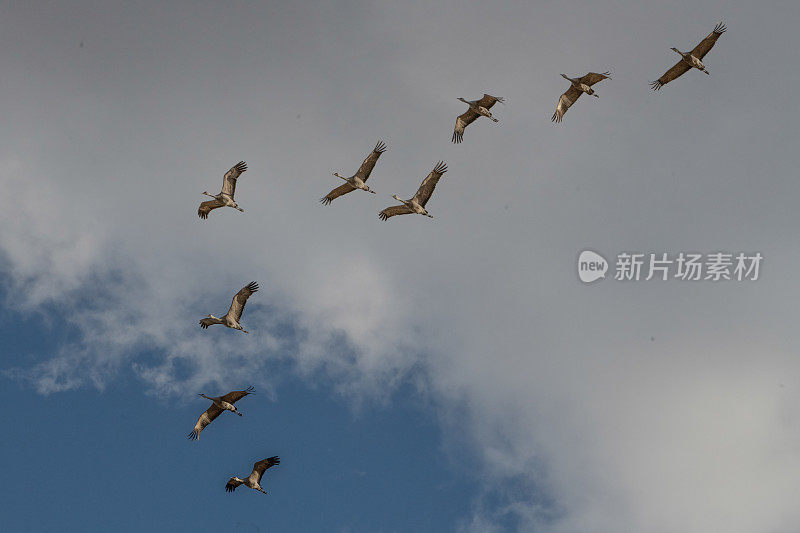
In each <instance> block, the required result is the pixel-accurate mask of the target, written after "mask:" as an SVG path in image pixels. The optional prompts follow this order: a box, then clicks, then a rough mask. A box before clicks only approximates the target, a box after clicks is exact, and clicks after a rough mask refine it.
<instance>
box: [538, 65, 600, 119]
mask: <svg viewBox="0 0 800 533" xmlns="http://www.w3.org/2000/svg"><path fill="white" fill-rule="evenodd" d="M561 76H562V77H564V78H566V79H568V80H570V86H569V89H567V90H566V91H565V92H564V94H562V95H561V96H560V97H559V98H558V104H557V105H556V111H555V113H553V118H552V119H551V120H552V121H553V122H561V120H562V119H563V118H564V114H565V113H566V112H567V110H568V109H569V108H570V106H572V104H574V103H575V101H576V100H577V99H578V98H580V96H581V94H583V93H586V94H591V95H592V96H597V95H596V94H594V90H592V89H591V87H592V85H594V84H595V83H598V82H601V81H603V80H605V79H609V80H610V79H611V77H610V76H611V73H610V72H603V73H602V74H598V73H597V72H589V73H588V74H586V75H585V76H583V77H581V78H577V79H576V80H573V79H571V78H568V77H567V76H566V75H564V74H562V75H561ZM576 82H577V84H576Z"/></svg>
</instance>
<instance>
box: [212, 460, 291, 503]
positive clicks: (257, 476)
mask: <svg viewBox="0 0 800 533" xmlns="http://www.w3.org/2000/svg"><path fill="white" fill-rule="evenodd" d="M279 464H281V459H280V457H278V456H277V455H275V456H273V457H267V458H266V459H262V460H261V461H258V462H257V463H255V464H254V465H253V471H252V472H250V475H249V476H248V477H246V478H244V479H241V478H238V477H236V476H233V477H232V478H230V479H229V480H228V482H227V483H226V484H225V492H233V491H235V490H236V487H238V486H239V485H244V486H246V487H250V488H251V489H254V490H257V491H259V492H263V493H264V494H266V493H267V491H265V490H264V489H263V488H261V478H262V476H263V475H264V472H266V471H267V469H269V468H272V467H273V466H275V465H279Z"/></svg>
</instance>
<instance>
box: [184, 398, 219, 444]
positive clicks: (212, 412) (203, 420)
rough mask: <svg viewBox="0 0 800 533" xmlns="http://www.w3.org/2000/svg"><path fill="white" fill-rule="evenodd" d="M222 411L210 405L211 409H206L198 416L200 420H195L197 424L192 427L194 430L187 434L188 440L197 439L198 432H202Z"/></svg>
mask: <svg viewBox="0 0 800 533" xmlns="http://www.w3.org/2000/svg"><path fill="white" fill-rule="evenodd" d="M222 411H223V410H222V409H220V408H219V407H217V406H216V405H215V404H213V403H212V404H211V407H209V408H208V409H206V411H205V412H204V413H203V414H202V415H200V418H198V419H197V424H195V425H194V429H193V430H192V431H191V432H190V433H189V440H197V439H199V438H200V432H201V431H203V430H204V429H205V427H206V426H207V425H209V424H210V423H211V422H212V421H213V420H214V419H215V418H217V417H218V416H219V415H220V413H222Z"/></svg>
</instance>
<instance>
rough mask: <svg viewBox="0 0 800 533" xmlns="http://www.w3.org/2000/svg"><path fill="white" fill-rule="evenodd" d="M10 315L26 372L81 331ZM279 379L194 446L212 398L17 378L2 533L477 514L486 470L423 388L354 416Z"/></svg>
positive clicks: (336, 525) (336, 402)
mask: <svg viewBox="0 0 800 533" xmlns="http://www.w3.org/2000/svg"><path fill="white" fill-rule="evenodd" d="M10 315H11V314H10V313H9V312H8V311H4V312H3V313H2V317H3V319H4V320H3V321H2V322H3V326H2V330H0V336H2V338H3V339H6V342H5V343H4V349H3V351H4V353H5V354H13V355H14V357H13V359H14V360H16V363H17V364H18V363H19V360H18V359H17V357H20V358H23V359H24V358H25V354H31V353H46V352H47V351H48V350H57V349H58V346H59V344H60V342H61V340H62V339H63V338H64V337H68V336H69V332H68V331H64V328H60V327H55V328H52V329H51V328H47V327H42V325H41V323H39V322H38V321H37V320H35V319H32V320H31V321H30V323H29V324H25V325H23V326H22V327H18V325H14V326H13V327H9V324H10V321H9V320H8V319H9V318H10ZM142 355H143V356H144V357H147V355H148V354H142ZM6 361H7V362H6V363H5V364H4V367H3V370H7V369H8V368H10V367H11V366H12V365H9V364H8V362H10V361H9V360H8V359H7V360H6ZM275 373H276V374H277V376H278V377H279V378H280V383H279V385H278V386H277V387H276V389H275V391H274V398H270V395H269V394H258V393H257V394H255V395H253V396H250V397H248V398H247V399H246V400H243V401H242V402H241V404H240V405H239V408H240V410H241V411H242V413H244V415H243V417H242V418H238V417H235V416H233V415H231V416H222V417H220V418H218V419H217V420H216V421H215V422H214V423H213V424H212V425H211V426H210V427H209V428H207V429H206V431H204V433H203V434H202V437H201V440H200V441H199V442H196V443H193V442H190V441H189V440H187V439H186V434H187V433H188V432H189V431H190V430H191V428H192V427H193V426H194V422H195V421H196V419H197V417H198V416H199V415H200V413H202V412H203V411H204V410H205V409H206V407H207V403H208V402H206V400H204V399H202V398H198V397H197V396H196V391H187V395H186V397H183V398H173V399H171V400H170V401H163V400H161V399H159V398H157V397H154V396H151V395H145V394H142V386H141V383H140V381H139V380H138V379H136V378H135V376H132V375H131V373H129V372H127V373H126V372H123V373H122V374H121V375H120V376H119V377H118V378H117V379H115V380H114V381H113V382H111V383H109V385H108V388H107V389H106V390H104V391H102V392H98V391H96V390H92V389H89V390H77V391H70V392H64V393H60V394H55V395H49V396H41V395H38V394H31V393H30V391H29V390H27V389H26V388H25V387H23V386H21V385H19V384H15V383H9V382H6V385H5V386H4V387H2V391H0V399H2V401H3V402H4V403H6V404H7V405H14V406H15V408H14V409H9V410H6V411H5V414H4V415H3V418H2V425H3V432H2V435H0V446H2V448H3V449H4V450H6V451H7V452H6V453H4V460H3V471H4V472H5V476H6V479H7V480H8V482H7V483H4V484H3V488H2V489H0V497H2V499H3V501H4V502H5V506H4V507H5V508H6V512H5V513H4V518H3V523H4V528H7V530H8V531H22V530H27V531H48V530H56V531H93V530H100V529H114V530H115V531H142V530H144V529H150V530H165V529H171V530H174V531H189V530H195V531H208V530H212V529H227V530H233V531H442V530H447V529H449V528H451V527H452V526H453V524H455V523H457V522H459V520H461V519H462V517H463V516H466V515H467V514H468V507H469V505H470V501H471V499H472V498H474V497H476V495H477V493H478V490H477V489H476V486H475V484H476V483H478V480H477V479H476V476H475V472H474V471H473V470H472V469H471V468H469V465H464V464H458V462H457V461H455V460H454V458H453V457H451V456H450V455H449V454H448V453H447V451H446V450H445V449H443V445H442V442H441V437H440V431H439V429H438V425H437V423H436V417H435V416H433V415H432V413H431V412H430V408H429V407H428V406H427V402H426V401H425V400H424V399H422V398H418V397H417V396H416V395H415V394H414V392H413V391H412V390H410V389H405V388H404V389H401V390H398V391H397V393H396V395H395V396H394V398H393V399H392V400H391V401H390V402H389V403H386V404H384V405H370V406H368V407H364V408H361V409H359V410H358V411H354V410H353V408H352V406H351V404H349V402H347V401H346V400H345V399H344V398H341V397H338V396H337V394H336V393H335V392H333V391H331V390H330V388H328V387H324V386H319V387H315V388H313V389H312V388H309V387H308V386H306V385H305V384H304V383H303V381H301V380H298V379H295V378H292V377H291V374H289V373H288V372H287V370H286V368H285V367H284V368H281V367H280V366H279V367H278V368H276V369H275ZM246 385H247V384H243V385H242V386H243V387H245V386H246ZM204 392H206V394H209V395H211V394H214V395H215V394H218V391H212V390H210V389H204ZM20 400H22V401H20ZM226 414H229V413H226ZM272 455H279V456H280V457H281V461H282V462H281V464H280V465H279V466H278V467H275V468H273V469H272V470H270V471H269V472H268V473H267V475H265V477H264V482H263V486H264V487H266V489H267V491H268V492H269V493H270V494H269V495H268V496H263V495H261V494H259V493H257V492H255V491H250V490H249V489H246V490H238V491H237V492H236V493H234V494H227V493H225V491H224V486H225V483H226V482H227V480H228V478H229V477H230V476H233V475H238V476H240V477H243V476H246V475H247V474H249V472H250V469H251V468H252V464H253V463H254V462H255V461H256V460H260V459H262V458H264V457H267V456H272Z"/></svg>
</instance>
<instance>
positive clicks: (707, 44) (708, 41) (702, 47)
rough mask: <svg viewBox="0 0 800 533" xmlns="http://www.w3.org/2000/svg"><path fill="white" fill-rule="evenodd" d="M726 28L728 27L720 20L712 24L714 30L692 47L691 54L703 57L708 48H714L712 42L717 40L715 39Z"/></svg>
mask: <svg viewBox="0 0 800 533" xmlns="http://www.w3.org/2000/svg"><path fill="white" fill-rule="evenodd" d="M727 29H728V28H727V27H725V24H723V23H722V22H720V23H719V24H717V25H716V26H714V30H713V31H712V32H711V33H709V34H708V35H707V36H706V38H705V39H703V40H702V41H700V44H698V45H697V46H695V47H694V49H693V50H692V51H691V54H692V55H693V56H695V57H697V58H700V59H703V58H704V57H705V55H706V54H707V53H708V52H709V50H711V49H712V48H714V44H715V43H716V42H717V39H719V36H720V35H722V34H723V33H725V32H726V31H727Z"/></svg>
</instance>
